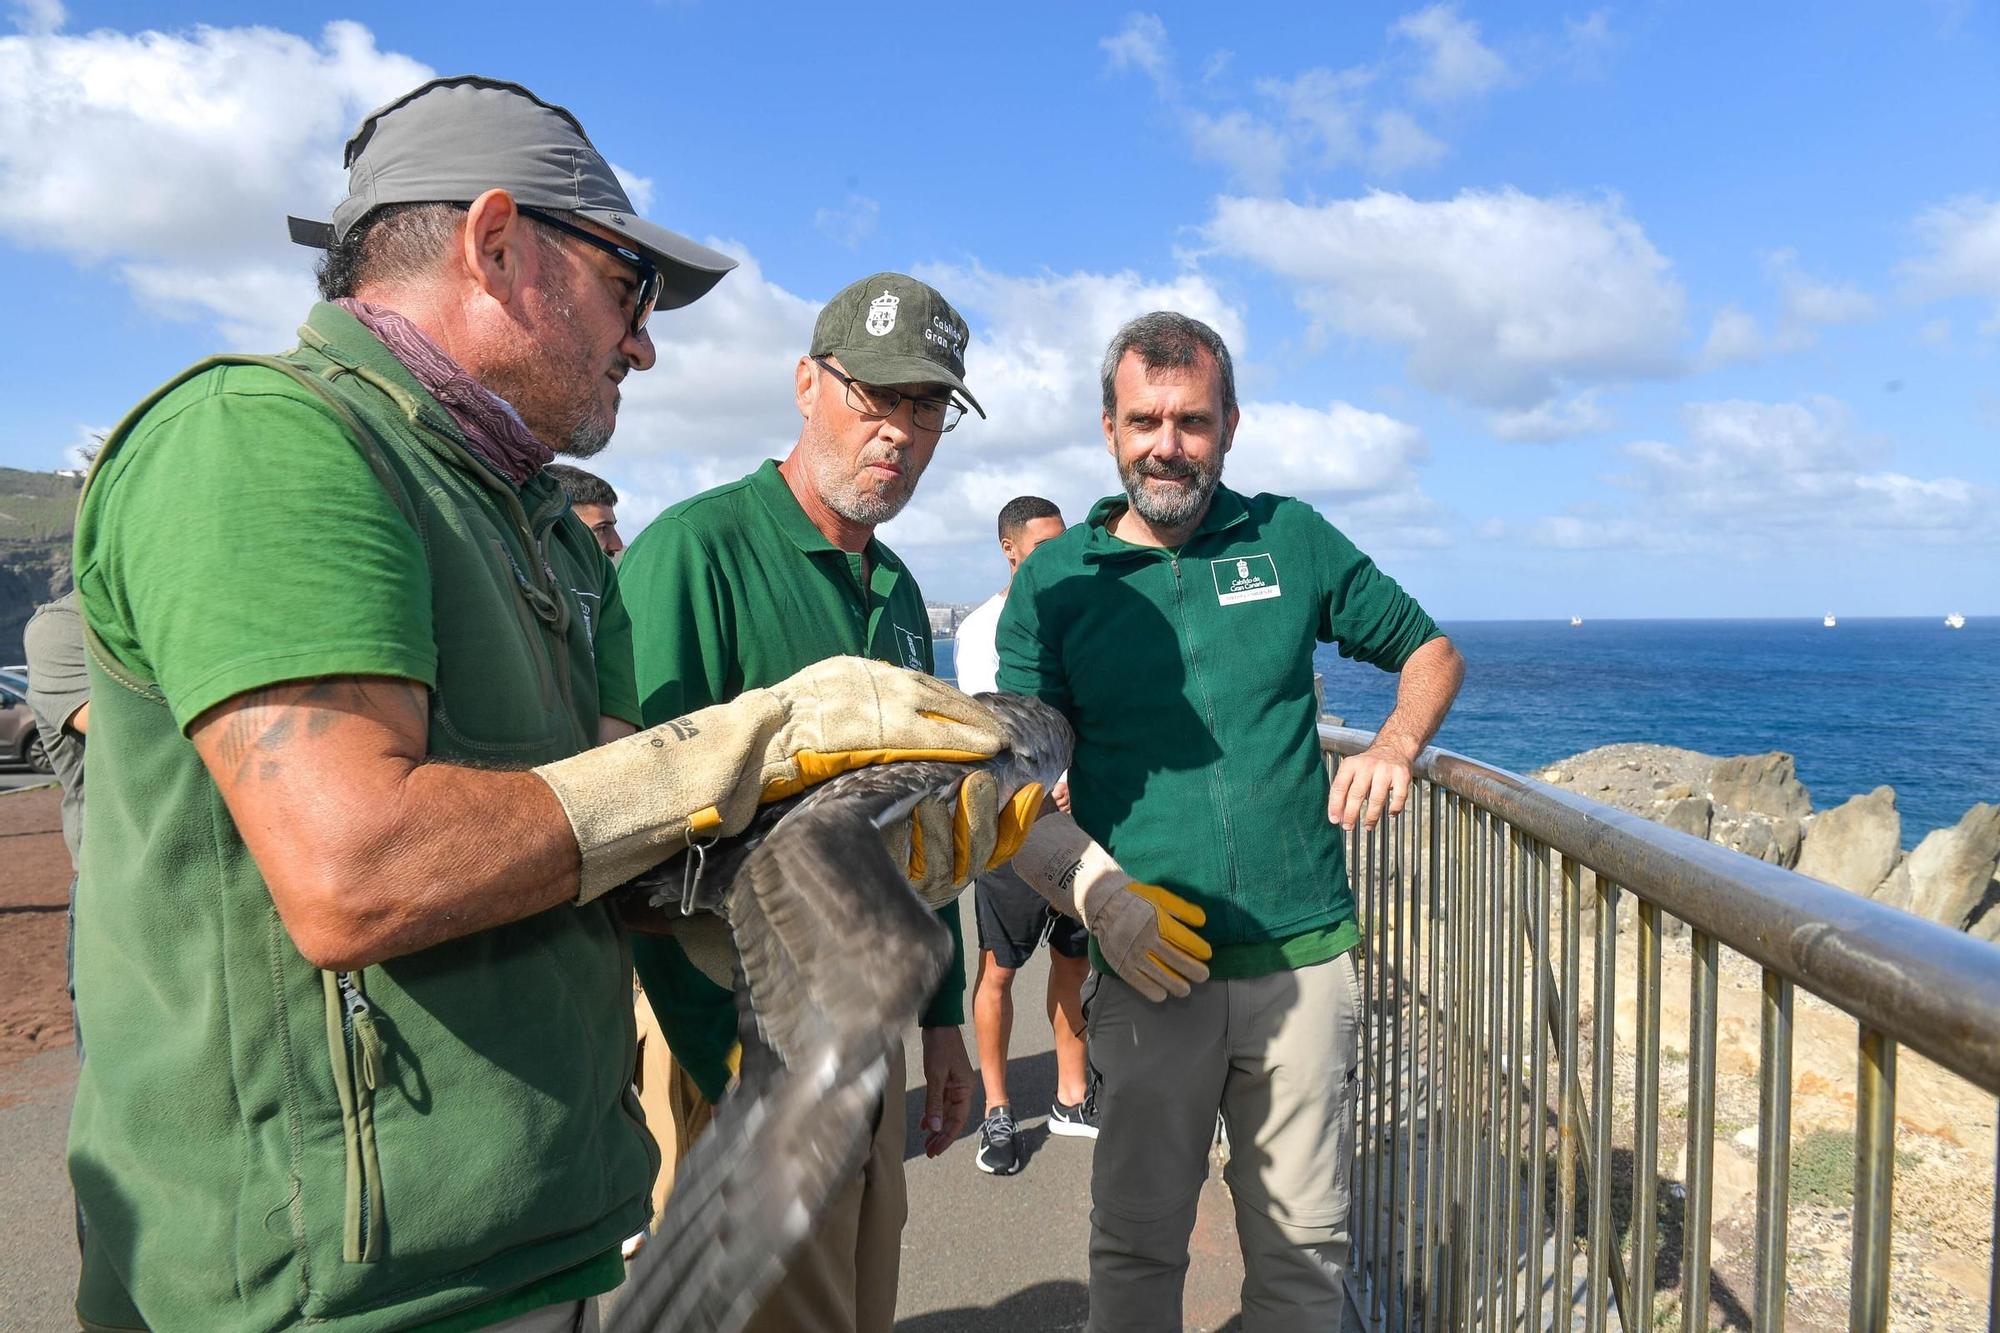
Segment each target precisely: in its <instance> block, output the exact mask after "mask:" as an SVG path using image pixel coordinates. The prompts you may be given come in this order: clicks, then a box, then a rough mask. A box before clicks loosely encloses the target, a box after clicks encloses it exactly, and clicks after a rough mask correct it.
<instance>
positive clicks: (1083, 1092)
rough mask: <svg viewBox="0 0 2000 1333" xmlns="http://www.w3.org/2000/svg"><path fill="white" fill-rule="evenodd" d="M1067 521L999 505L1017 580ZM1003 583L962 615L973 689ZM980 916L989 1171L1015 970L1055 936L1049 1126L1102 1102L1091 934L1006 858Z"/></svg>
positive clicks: (1002, 1128) (984, 664)
mask: <svg viewBox="0 0 2000 1333" xmlns="http://www.w3.org/2000/svg"><path fill="white" fill-rule="evenodd" d="M1062 530H1063V519H1062V512H1061V511H1060V510H1058V509H1057V508H1056V507H1055V505H1053V504H1051V503H1050V502H1049V501H1047V500H1044V499H1042V498H1041V497H1040V496H1038V495H1023V496H1018V497H1016V498H1015V499H1012V500H1009V501H1008V502H1007V504H1006V506H1005V507H1004V508H1002V509H1001V511H1000V553H1001V554H1002V555H1004V556H1006V557H1007V573H1008V579H1009V581H1010V583H1011V581H1012V578H1013V572H1014V571H1015V570H1017V569H1019V568H1020V567H1021V562H1022V561H1023V560H1026V559H1027V558H1028V553H1029V552H1030V551H1033V550H1034V549H1035V547H1036V546H1037V545H1039V544H1040V543H1042V542H1044V541H1047V540H1048V539H1049V538H1051V537H1054V536H1057V535H1058V534H1060V533H1061V532H1062ZM1006 601H1007V593H1006V590H1005V589H1002V590H1001V591H999V592H997V593H995V594H993V596H992V597H990V598H988V599H987V600H986V601H985V603H984V604H982V605H981V606H980V607H979V608H978V609H977V610H975V611H974V612H972V614H971V615H968V616H967V617H966V618H965V619H964V620H962V621H960V622H959V626H958V634H957V642H958V652H957V661H958V687H959V688H960V689H961V690H964V691H965V692H966V693H967V694H977V693H979V692H981V691H984V690H991V689H993V688H994V676H995V675H996V674H997V673H998V671H999V669H1000V662H999V657H998V655H997V654H996V653H995V651H994V647H993V631H994V629H995V627H996V626H998V624H999V623H1000V608H1001V607H1002V606H1003V605H1005V604H1006ZM1053 794H1054V796H1055V798H1056V803H1057V804H1058V805H1059V806H1061V807H1062V808H1064V809H1068V808H1069V801H1068V796H1069V793H1068V787H1067V784H1066V783H1058V784H1057V785H1056V790H1055V792H1054V793H1053ZM973 896H974V901H975V903H976V906H977V915H978V919H979V978H978V983H977V985H976V986H975V988H974V991H973V998H972V1026H973V1030H974V1032H975V1033H976V1034H977V1035H978V1039H979V1072H980V1076H981V1079H982V1081H983V1082H984V1083H985V1084H986V1117H985V1120H984V1121H983V1122H982V1123H981V1124H980V1126H979V1151H978V1152H977V1154H975V1155H974V1157H973V1163H974V1165H976V1166H977V1167H978V1168H979V1169H980V1170H981V1171H984V1172H987V1173H988V1174H989V1175H996V1176H1010V1175H1012V1174H1014V1173H1015V1172H1016V1171H1019V1170H1020V1169H1021V1164H1022V1159H1021V1153H1020V1146H1019V1143H1018V1141H1017V1138H1016V1130H1015V1125H1014V1112H1013V1107H1012V1106H1011V1105H1010V1104H1009V1103H1008V1100H1007V1042H1008V1038H1009V1036H1010V1035H1011V1034H1012V1032H1013V1027H1014V974H1015V972H1016V971H1018V970H1019V969H1020V968H1021V967H1022V966H1023V965H1025V964H1026V963H1027V961H1028V959H1029V958H1030V957H1031V956H1033V954H1034V952H1035V946H1036V945H1037V944H1039V943H1041V941H1042V940H1044V939H1046V940H1048V942H1049V989H1048V1011H1049V1026H1050V1027H1051V1028H1052V1029H1054V1031H1055V1039H1056V1100H1055V1105H1054V1106H1052V1107H1050V1108H1049V1132H1050V1133H1052V1134H1069V1135H1075V1136H1077V1137H1081V1138H1093V1139H1094V1138H1096V1137H1097V1106H1096V1102H1095V1100H1094V1099H1093V1098H1092V1096H1091V1094H1090V1086H1089V1077H1088V1070H1087V1064H1086V1061H1085V1057H1084V1039H1083V999H1082V989H1083V979H1084V978H1085V977H1086V976H1087V975H1089V973H1090V958H1089V952H1088V947H1087V946H1088V940H1089V935H1088V932H1086V931H1085V930H1084V928H1083V926H1082V924H1081V923H1080V922H1077V921H1074V920H1071V919H1070V918H1069V917H1066V916H1063V915H1061V914H1059V913H1057V912H1056V911H1054V910H1053V909H1052V908H1050V906H1049V905H1048V903H1047V901H1046V900H1044V899H1043V898H1042V896H1041V895H1040V894H1038V893H1036V892H1035V891H1034V890H1033V889H1031V888H1029V887H1028V886H1027V885H1026V884H1024V883H1023V882H1022V881H1021V877H1020V876H1019V875H1017V874H1015V873H1014V871H1013V870H1012V869H1011V868H1009V867H1007V866H1002V867H1001V868H1000V869H998V870H995V871H991V872H989V873H987V874H984V875H981V876H980V877H979V879H978V880H977V881H976V883H975V884H974V886H973Z"/></svg>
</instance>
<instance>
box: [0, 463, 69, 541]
mask: <svg viewBox="0 0 2000 1333" xmlns="http://www.w3.org/2000/svg"><path fill="white" fill-rule="evenodd" d="M82 489H83V488H82V485H81V483H80V482H79V481H78V480H77V479H76V478H74V477H58V476H56V475H55V474H54V473H52V472H23V471H21V470H19V469H18V468H10V467H0V541H14V542H49V541H56V540H59V539H61V538H63V537H67V536H68V535H69V534H70V533H71V532H72V531H73V530H74V529H75V527H76V501H77V496H78V495H79V494H80V493H81V491H82Z"/></svg>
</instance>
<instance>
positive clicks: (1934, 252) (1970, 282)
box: [1902, 196, 2000, 333]
mask: <svg viewBox="0 0 2000 1333" xmlns="http://www.w3.org/2000/svg"><path fill="white" fill-rule="evenodd" d="M1915 230H1916V233H1917V238H1918V240H1919V241H1920V242H1921V244H1922V246H1923V250H1922V252H1921V253H1920V254H1918V255H1917V256H1916V257H1915V258H1913V259H1911V260H1909V261H1908V262H1907V263H1905V264H1904V265H1903V267H1902V273H1903V276H1904V278H1905V279H1906V280H1907V281H1908V282H1909V284H1910V285H1911V287H1912V289H1913V290H1914V292H1915V294H1916V295H1917V296H1919V297H1922V298H1926V299H1940V298H1951V297H1964V296H1970V297H1976V298H1978V299H1981V300H1987V301H1991V302H1993V303H1994V308H1993V317H1992V319H1991V321H1989V322H1988V323H1987V325H1986V326H1985V328H1984V331H1985V332H1987V333H1993V332H2000V199H1981V198H1977V197H1974V196H1966V197H1964V198H1960V199H1953V200H1951V201H1949V202H1947V203H1943V204H1939V205H1938V206H1937V207H1935V208H1931V209H1927V210H1925V211H1924V212H1923V213H1922V214H1920V215H1919V216H1918V218H1917V220H1916V224H1915Z"/></svg>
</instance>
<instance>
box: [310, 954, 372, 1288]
mask: <svg viewBox="0 0 2000 1333" xmlns="http://www.w3.org/2000/svg"><path fill="white" fill-rule="evenodd" d="M320 977H321V980H322V984H323V985H324V987H325V990H326V1022H327V1048H328V1052H327V1053H328V1055H329V1057H330V1058H331V1060H332V1063H333V1086H334V1090H335V1092H337V1093H338V1094H339V1096H340V1118H341V1124H342V1127H343V1129H344V1131H345V1134H344V1138H345V1140H346V1150H347V1179H346V1185H347V1189H346V1193H347V1200H346V1216H345V1222H344V1225H343V1227H342V1238H341V1255H340V1257H341V1259H342V1260H343V1261H344V1262H346V1263H350V1264H361V1263H374V1262H375V1261H376V1260H378V1259H380V1258H381V1257H382V1233H383V1225H384V1217H383V1204H382V1162H381V1158H380V1156H379V1154H378V1152H377V1149H376V1142H375V1088H376V1086H377V1083H378V1082H379V1080H380V1078H381V1072H382V1037H381V1034H380V1033H379V1032H378V1031H376V1028H375V1009H374V1006H373V1005H371V1004H369V1003H368V996H367V993H366V992H365V991H363V989H362V986H361V973H360V972H358V971H357V972H322V973H321V974H320Z"/></svg>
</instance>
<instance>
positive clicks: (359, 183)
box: [287, 74, 736, 310]
mask: <svg viewBox="0 0 2000 1333" xmlns="http://www.w3.org/2000/svg"><path fill="white" fill-rule="evenodd" d="M343 165H345V166H346V167H347V169H348V177H347V184H348V195H347V198H345V199H343V200H341V201H340V204H339V205H338V206H337V207H336V208H335V209H334V210H333V221H331V222H310V221H307V220H306V219H304V218H296V217H295V218H289V219H287V220H288V221H289V223H290V224H291V234H292V239H293V240H294V241H297V242H298V243H299V244H300V245H309V246H313V247H315V248H317V249H321V250H324V249H326V248H327V247H328V246H330V245H332V244H333V243H334V242H335V241H336V240H339V239H341V238H343V237H345V236H346V235H347V233H348V232H349V231H350V230H352V229H353V228H354V226H355V225H356V224H357V223H359V222H360V221H361V220H362V219H363V218H365V217H367V216H368V215H369V214H370V213H372V212H374V211H375V210H376V209H378V208H380V207H382V206H383V205H384V204H425V203H439V204H469V203H471V202H472V201H473V200H474V199H477V198H478V197H479V196H480V195H482V194H484V193H485V192H486V191H488V190H494V189H500V190H505V191H507V192H508V193H509V194H511V195H513V196H514V202H515V203H517V204H521V205H523V206H525V207H528V208H542V209H553V210H559V211H562V212H566V213H574V214H576V215H577V216H579V217H585V218H588V219H590V220H591V221H592V222H594V223H596V224H597V225H598V226H600V227H602V228H604V229H605V230H606V231H609V232H612V233H613V234H615V235H616V236H618V237H619V238H620V239H622V240H623V241H625V242H626V243H627V244H628V245H630V246H632V247H633V248H634V249H636V250H638V251H639V252H640V253H642V254H644V255H645V256H646V257H647V258H648V259H650V260H652V262H653V265H654V266H655V267H656V268H658V269H659V270H660V273H661V276H662V278H663V279H664V283H663V289H662V291H661V292H660V296H659V301H658V308H660V309H663V310H672V309H675V308H677V307H680V306H684V305H687V304H689V303H690V302H692V301H695V300H697V299H699V298H700V297H702V296H704V295H706V294H707V292H708V290H709V289H710V288H712V287H714V286H715V284H716V283H717V282H719V281H721V279H722V275H723V274H725V273H727V272H729V270H731V269H733V268H735V267H736V261H735V260H733V259H731V258H730V257H729V256H728V255H725V254H723V253H721V252H720V251H718V250H711V249H709V248H708V247H707V246H705V245H702V244H700V243H698V242H696V241H692V240H689V239H688V238H687V237H685V236H682V235H681V234H680V233H678V232H672V231H668V230H667V229H666V228H665V227H662V226H659V225H657V224H655V223H651V222H648V221H646V220H645V219H644V218H642V217H640V216H639V215H638V211H637V210H636V209H634V208H633V207H632V200H631V198H630V196H628V195H627V194H626V193H625V187H624V186H623V185H621V184H619V183H618V177H617V176H616V175H615V174H614V173H613V172H612V170H611V164H610V163H609V162H607V161H605V159H604V155H603V154H602V153H600V152H598V151H597V147H596V145H594V144H592V143H591V141H590V136H589V135H587V134H585V133H584V132H583V125H582V124H581V123H580V122H579V121H578V120H577V118H576V117H575V116H573V115H571V114H570V113H569V112H568V111H567V110H565V109H564V108H562V107H559V106H557V105H555V104H554V103H552V102H544V101H543V100H542V99H541V98H539V97H537V96H535V95H534V94H533V93H531V92H529V91H528V90H527V89H526V88H523V87H522V86H521V85H520V84H518V83H507V82H505V81H503V80H500V79H488V78H483V77H481V76H479V75H477V74H458V75H452V76H450V77H448V78H441V79H432V80H431V81H430V82H429V83H426V84H423V85H422V86H421V87H417V88H413V89H411V90H410V91H409V92H407V93H405V94H403V95H402V96H401V97H398V98H397V99H396V100H395V101H393V102H389V103H386V104H385V105H383V106H379V107H377V108H376V109H375V110H373V111H371V112H369V113H368V115H367V116H366V117H365V118H364V119H363V120H362V122H361V128H360V129H358V130H356V131H355V132H354V137H353V138H351V139H349V140H348V141H347V151H346V157H345V158H344V160H343Z"/></svg>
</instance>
